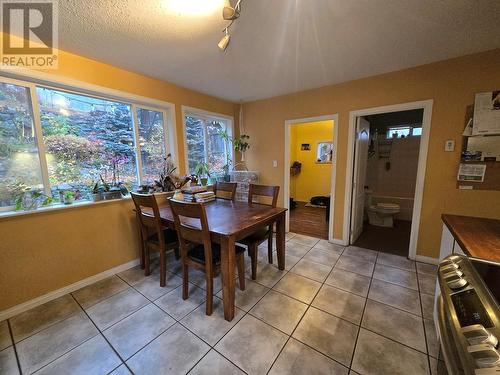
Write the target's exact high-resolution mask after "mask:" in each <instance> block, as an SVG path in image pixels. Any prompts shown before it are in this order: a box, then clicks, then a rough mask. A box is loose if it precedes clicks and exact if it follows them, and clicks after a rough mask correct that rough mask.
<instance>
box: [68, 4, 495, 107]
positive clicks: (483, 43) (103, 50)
mask: <svg viewBox="0 0 500 375" xmlns="http://www.w3.org/2000/svg"><path fill="white" fill-rule="evenodd" d="M161 1H162V0H59V45H60V48H62V49H65V50H68V51H71V52H74V53H77V54H80V55H83V56H87V57H90V58H93V59H96V60H100V61H104V62H107V63H110V64H113V65H117V66H120V67H123V68H126V69H129V70H132V71H135V72H139V73H142V74H146V75H149V76H152V77H156V78H159V79H162V80H165V81H169V82H172V83H176V84H178V85H181V86H184V87H188V88H191V89H195V90H198V91H201V92H204V93H207V94H211V95H214V96H217V97H220V98H225V99H230V100H233V101H240V100H242V101H248V100H253V99H259V98H265V97H271V96H275V95H280V94H286V93H291V92H294V91H298V90H304V89H309V88H314V87H320V86H325V85H329V84H333V83H338V82H343V81H349V80H353V79H357V78H361V77H366V76H371V75H375V74H380V73H385V72H389V71H395V70H400V69H404V68H407V67H411V66H416V65H421V64H425V63H429V62H433V61H438V60H444V59H447V58H452V57H456V56H461V55H466V54H470V53H474V52H479V51H484V50H489V49H494V48H499V47H500V37H499V35H500V34H499V25H500V1H499V0H246V1H244V3H243V9H242V13H241V17H240V18H239V19H238V20H237V21H236V23H235V24H234V27H233V28H232V30H231V33H232V40H231V44H230V46H229V48H228V50H227V52H226V53H222V52H221V51H219V49H218V48H217V42H218V41H219V39H220V38H221V37H222V35H223V34H222V32H221V30H222V28H223V27H224V25H225V23H224V22H223V20H222V16H221V13H220V12H215V13H213V14H211V15H207V16H204V17H189V16H186V15H179V14H169V13H168V12H167V11H166V10H165V9H164V8H163V7H162V6H161ZM204 1H211V0H204Z"/></svg>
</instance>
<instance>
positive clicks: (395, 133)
mask: <svg viewBox="0 0 500 375" xmlns="http://www.w3.org/2000/svg"><path fill="white" fill-rule="evenodd" d="M410 130H411V129H410V127H409V126H406V127H401V126H399V127H395V128H389V129H387V138H401V137H403V136H404V137H408V136H409V135H410Z"/></svg>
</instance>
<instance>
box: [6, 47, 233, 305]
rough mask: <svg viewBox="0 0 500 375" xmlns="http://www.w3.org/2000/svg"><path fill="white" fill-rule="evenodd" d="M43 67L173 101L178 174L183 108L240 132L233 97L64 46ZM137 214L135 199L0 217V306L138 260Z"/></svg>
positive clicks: (58, 72)
mask: <svg viewBox="0 0 500 375" xmlns="http://www.w3.org/2000/svg"><path fill="white" fill-rule="evenodd" d="M11 72H12V71H11ZM44 72H46V73H49V74H51V75H53V76H57V77H67V78H71V79H74V80H79V81H82V82H86V83H90V84H94V85H98V86H103V87H107V88H111V89H115V90H121V91H124V92H128V93H132V94H136V95H141V96H145V97H149V98H154V99H158V100H163V101H167V102H170V103H173V104H175V110H176V124H177V138H178V144H179V155H178V161H179V164H180V170H181V172H183V171H184V170H185V168H184V167H185V166H184V138H183V136H184V135H183V133H182V114H181V105H187V106H190V107H195V108H200V109H203V110H207V111H212V112H217V113H221V114H225V115H230V116H235V133H236V136H238V134H239V131H238V115H237V114H238V111H239V107H238V105H236V104H234V103H231V102H229V101H225V100H221V99H217V98H214V97H211V96H208V95H204V94H200V93H198V92H195V91H192V90H188V89H185V88H182V87H179V86H176V85H173V84H170V83H168V82H164V81H160V80H157V79H153V78H150V77H146V76H144V75H140V74H136V73H133V72H129V71H126V70H123V69H119V68H117V67H114V66H111V65H108V64H104V63H101V62H98V61H94V60H90V59H87V58H84V57H81V56H77V55H74V54H71V53H66V52H64V51H60V53H59V69H57V70H46V71H44ZM0 74H1V73H0ZM179 156H180V157H179ZM133 219H134V217H133V214H132V202H131V201H130V200H123V201H117V202H112V203H104V204H99V205H94V206H86V207H73V208H71V209H66V210H60V211H53V212H46V213H37V214H33V215H25V216H19V217H10V218H6V217H4V218H0V265H1V272H0V311H2V310H5V309H7V308H9V307H12V306H14V305H17V304H20V303H22V302H25V301H27V300H30V299H33V298H35V297H39V296H41V295H43V294H45V293H48V292H50V291H53V290H56V289H59V288H62V287H64V286H66V285H69V284H72V283H74V282H77V281H79V280H82V279H84V278H86V277H90V276H92V275H95V274H97V273H100V272H103V271H105V270H108V269H110V268H112V267H116V266H118V265H121V264H124V263H126V262H128V261H131V260H133V259H136V258H138V256H139V251H138V242H137V238H136V229H135V226H134V220H133Z"/></svg>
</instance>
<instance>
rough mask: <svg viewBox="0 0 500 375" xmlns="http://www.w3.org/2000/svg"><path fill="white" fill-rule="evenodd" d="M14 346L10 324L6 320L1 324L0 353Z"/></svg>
mask: <svg viewBox="0 0 500 375" xmlns="http://www.w3.org/2000/svg"><path fill="white" fill-rule="evenodd" d="M11 345H12V339H11V337H10V331H9V324H8V323H7V321H6V320H4V321H3V322H0V351H2V350H4V349H5V348H6V347H8V346H11Z"/></svg>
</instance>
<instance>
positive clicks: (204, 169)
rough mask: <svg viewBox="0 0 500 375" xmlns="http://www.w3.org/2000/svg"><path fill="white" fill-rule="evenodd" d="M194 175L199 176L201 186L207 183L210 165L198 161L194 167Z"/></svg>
mask: <svg viewBox="0 0 500 375" xmlns="http://www.w3.org/2000/svg"><path fill="white" fill-rule="evenodd" d="M195 172H196V175H197V176H198V177H199V178H200V182H201V184H202V185H203V186H206V185H207V183H208V178H209V177H210V166H209V165H208V163H205V162H200V163H198V164H197V165H196V168H195Z"/></svg>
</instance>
